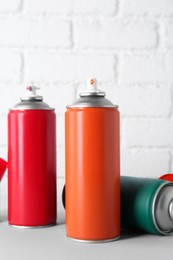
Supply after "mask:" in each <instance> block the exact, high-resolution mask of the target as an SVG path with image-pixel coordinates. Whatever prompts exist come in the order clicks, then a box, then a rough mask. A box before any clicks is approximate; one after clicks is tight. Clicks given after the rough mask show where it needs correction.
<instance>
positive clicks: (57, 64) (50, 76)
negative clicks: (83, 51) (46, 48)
mask: <svg viewBox="0 0 173 260" xmlns="http://www.w3.org/2000/svg"><path fill="white" fill-rule="evenodd" d="M74 67H75V57H74V55H72V54H59V53H57V52H56V53H54V52H52V53H51V52H29V53H28V55H27V56H26V79H27V80H28V81H46V82H56V81H61V82H68V81H74V80H75V70H74ZM50 68H51V69H50Z"/></svg>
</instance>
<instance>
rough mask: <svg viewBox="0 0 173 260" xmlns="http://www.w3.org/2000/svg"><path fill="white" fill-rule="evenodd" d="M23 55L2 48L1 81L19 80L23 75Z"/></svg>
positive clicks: (0, 54) (0, 51)
mask: <svg viewBox="0 0 173 260" xmlns="http://www.w3.org/2000/svg"><path fill="white" fill-rule="evenodd" d="M21 66H22V57H21V56H20V54H18V53H15V52H12V51H6V50H3V49H1V50H0V81H2V82H6V83H7V82H19V81H20V77H21Z"/></svg>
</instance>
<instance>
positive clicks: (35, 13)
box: [0, 0, 173, 210]
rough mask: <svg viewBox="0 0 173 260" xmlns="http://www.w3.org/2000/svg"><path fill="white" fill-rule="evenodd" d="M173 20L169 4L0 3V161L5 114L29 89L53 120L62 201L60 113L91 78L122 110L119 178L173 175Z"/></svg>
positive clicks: (136, 0) (140, 0) (159, 0)
mask: <svg viewBox="0 0 173 260" xmlns="http://www.w3.org/2000/svg"><path fill="white" fill-rule="evenodd" d="M172 15H173V1H172V0H100V1H98V0H87V1H86V0H73V1H71V0H5V1H4V0H0V91H1V95H0V133H1V134H0V156H2V157H3V158H6V157H7V122H6V121H7V120H6V117H7V113H8V109H9V108H10V107H11V106H13V105H14V104H15V103H16V102H17V101H18V100H19V97H20V96H21V95H23V94H24V93H25V90H24V88H25V86H26V84H28V83H30V82H34V83H35V84H37V85H38V86H40V87H41V88H42V90H41V91H40V94H43V95H44V98H45V101H47V103H49V104H50V105H51V106H53V107H55V109H56V113H57V161H58V166H57V169H58V182H59V183H60V186H59V190H58V193H59V194H60V193H61V189H62V186H63V182H64V111H65V106H66V104H70V103H71V102H72V100H73V99H74V98H76V97H77V96H78V92H79V91H80V90H81V89H82V88H83V87H84V82H85V80H86V79H87V77H89V76H90V75H92V76H95V77H97V78H98V81H99V83H100V89H103V90H105V91H106V92H107V97H108V98H109V99H111V100H112V101H113V102H114V103H116V104H119V106H120V112H121V174H126V175H134V176H148V177H150V176H151V177H157V176H159V175H162V174H164V173H167V172H171V171H173V17H172ZM6 176H7V174H6ZM6 176H5V178H4V180H3V181H2V183H1V187H0V191H1V194H0V195H1V198H0V199H1V201H3V202H1V201H0V210H1V209H5V208H6V201H7V200H6V194H7V186H6V183H7V177H6Z"/></svg>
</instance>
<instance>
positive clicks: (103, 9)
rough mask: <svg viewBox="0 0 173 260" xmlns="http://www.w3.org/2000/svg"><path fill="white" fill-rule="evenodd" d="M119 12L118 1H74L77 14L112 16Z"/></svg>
mask: <svg viewBox="0 0 173 260" xmlns="http://www.w3.org/2000/svg"><path fill="white" fill-rule="evenodd" d="M116 11H117V0H100V1H98V0H87V1H86V0H74V13H75V14H83V15H85V14H91V15H99V14H100V15H102V16H103V15H111V14H114V13H115V12H116Z"/></svg>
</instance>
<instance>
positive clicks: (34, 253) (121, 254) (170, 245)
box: [0, 208, 173, 260]
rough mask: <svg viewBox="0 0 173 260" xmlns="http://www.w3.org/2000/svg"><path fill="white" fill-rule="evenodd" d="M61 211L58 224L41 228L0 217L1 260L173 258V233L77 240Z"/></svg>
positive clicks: (132, 234) (146, 259)
mask: <svg viewBox="0 0 173 260" xmlns="http://www.w3.org/2000/svg"><path fill="white" fill-rule="evenodd" d="M58 215H59V216H58V224H57V225H56V226H53V227H49V228H41V229H20V228H14V227H11V226H9V225H8V223H7V221H6V217H5V216H3V217H1V222H0V260H7V259H8V260H11V259H13V260H14V259H16V260H55V259H56V260H63V259H65V260H66V259H67V260H68V259H73V260H78V259H80V260H85V259H87V260H90V259H96V260H97V259H98V260H100V259H106V260H107V259H116V260H118V259H122V260H123V259H128V260H130V259H133V260H135V259H140V260H143V259H145V260H148V259H152V260H154V259H164V260H166V259H170V260H173V237H170V236H169V237H165V236H155V235H151V234H139V233H135V232H134V233H132V232H131V233H130V232H126V233H123V234H122V235H121V238H120V239H119V240H117V241H114V242H109V243H100V244H86V243H85V244H84V243H78V242H73V241H71V240H69V239H67V238H66V236H65V223H64V222H65V221H64V210H63V209H62V208H61V211H60V212H59V214H58Z"/></svg>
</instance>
